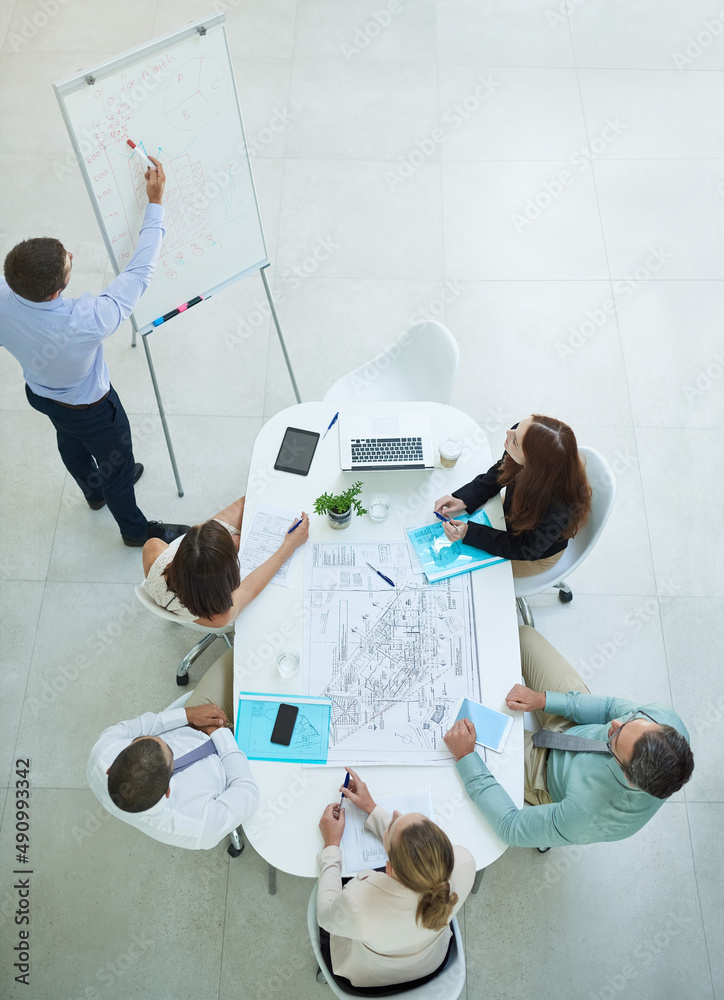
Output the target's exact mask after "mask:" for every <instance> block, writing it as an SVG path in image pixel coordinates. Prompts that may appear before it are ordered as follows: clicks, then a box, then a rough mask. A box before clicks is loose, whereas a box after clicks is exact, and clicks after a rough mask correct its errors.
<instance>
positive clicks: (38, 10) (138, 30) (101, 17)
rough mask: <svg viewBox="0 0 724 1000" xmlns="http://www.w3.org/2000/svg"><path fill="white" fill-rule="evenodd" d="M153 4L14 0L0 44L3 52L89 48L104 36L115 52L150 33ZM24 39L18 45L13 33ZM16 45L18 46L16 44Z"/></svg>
mask: <svg viewBox="0 0 724 1000" xmlns="http://www.w3.org/2000/svg"><path fill="white" fill-rule="evenodd" d="M154 10H155V4H148V3H143V2H141V0H130V2H129V3H127V4H126V5H125V6H121V5H119V4H98V3H93V2H92V0H76V2H75V3H74V4H73V5H72V6H70V7H69V6H67V5H66V4H63V3H56V4H54V5H52V6H51V4H49V3H48V4H46V7H45V9H43V8H42V7H40V5H39V4H37V3H36V2H35V0H17V3H16V4H15V10H14V11H13V16H12V19H11V21H10V25H9V27H8V34H7V37H6V39H5V45H4V47H3V49H4V51H6V52H22V53H27V52H88V51H90V50H92V49H93V48H94V47H95V46H97V43H98V40H99V39H100V38H104V39H106V44H105V45H104V47H103V50H102V51H107V49H108V44H107V43H108V41H109V40H112V42H113V45H112V50H113V51H114V52H118V53H121V52H125V51H126V49H132V48H135V47H136V46H137V45H141V44H142V43H144V42H145V41H146V40H147V39H148V38H149V37H150V36H151V29H152V25H153V14H154ZM14 35H18V36H20V37H21V38H26V39H27V46H23V47H22V48H20V46H19V43H18V42H17V41H15V40H14V38H13V36H14ZM16 46H17V48H16Z"/></svg>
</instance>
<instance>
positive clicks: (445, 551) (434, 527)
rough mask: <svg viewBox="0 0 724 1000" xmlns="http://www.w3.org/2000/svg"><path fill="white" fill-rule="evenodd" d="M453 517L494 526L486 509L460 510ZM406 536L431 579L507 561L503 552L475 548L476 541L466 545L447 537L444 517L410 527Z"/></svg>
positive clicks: (439, 578) (469, 571)
mask: <svg viewBox="0 0 724 1000" xmlns="http://www.w3.org/2000/svg"><path fill="white" fill-rule="evenodd" d="M453 520H454V521H471V522H472V523H473V524H487V525H488V526H489V527H492V525H491V524H490V518H489V517H488V515H487V514H486V513H485V511H484V510H477V511H475V513H474V514H459V515H456V516H455V517H454V518H453ZM407 536H408V538H409V539H410V546H411V548H412V551H413V553H414V555H415V556H416V557H417V559H418V560H419V562H420V565H421V566H422V569H423V572H424V574H425V576H426V577H427V579H428V581H429V582H430V583H436V582H437V581H438V580H447V578H448V577H450V576H458V575H459V574H460V573H471V572H472V571H473V570H474V569H482V568H483V567H484V566H494V565H495V564H496V563H500V562H505V560H504V559H502V558H501V557H500V556H491V555H490V553H489V552H485V551H483V549H476V548H475V547H474V546H473V545H466V544H465V542H449V541H448V540H447V538H446V537H445V532H444V531H443V528H442V521H435V523H434V524H426V525H424V526H423V527H422V528H409V529H408V531H407Z"/></svg>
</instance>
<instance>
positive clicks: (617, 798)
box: [457, 691, 689, 847]
mask: <svg viewBox="0 0 724 1000" xmlns="http://www.w3.org/2000/svg"><path fill="white" fill-rule="evenodd" d="M639 708H643V710H644V711H645V712H648V714H649V715H650V716H651V717H652V718H654V719H656V721H657V722H658V723H660V724H661V725H668V726H673V728H674V729H676V730H677V731H678V732H680V733H681V734H682V735H683V736H685V737H686V739H687V740H688V739H689V733H688V732H687V729H686V726H685V725H684V724H683V722H682V721H681V719H680V718H679V716H678V715H677V714H676V712H673V711H672V710H671V709H670V708H666V707H665V706H664V705H637V704H636V703H635V702H632V701H624V700H623V699H622V698H606V697H602V696H599V695H593V694H580V693H578V692H575V691H572V692H569V693H568V694H559V693H558V692H556V691H546V705H545V711H546V712H549V713H550V714H552V715H560V716H562V717H563V718H564V719H571V720H572V721H573V722H575V723H577V725H575V726H572V727H571V728H570V729H567V730H566V734H567V735H568V734H570V735H571V736H585V737H587V738H588V739H593V740H606V739H607V738H608V729H609V726H610V724H611V721H612V720H613V719H626V718H627V717H630V716H631V715H632V714H633V713H634V712H635V711H637V710H638V709H639ZM457 768H458V772H459V773H460V776H461V778H462V779H463V781H464V782H465V788H466V789H467V792H468V795H469V796H470V798H471V799H472V800H473V802H474V803H475V805H476V806H477V807H478V809H480V811H481V812H482V814H483V815H484V816H485V818H486V819H487V821H488V822H489V823H490V825H491V826H492V828H493V830H495V832H496V833H497V834H498V836H499V837H500V838H501V839H502V840H504V841H505V843H506V844H512V845H513V846H516V847H563V846H565V845H567V844H595V843H598V842H600V841H611V840H623V839H624V838H625V837H630V836H631V835H632V834H634V833H636V832H637V831H638V830H640V829H641V827H642V826H644V825H645V824H646V823H648V821H649V820H650V819H651V817H652V816H653V815H654V813H656V812H657V811H658V810H659V809H660V808H661V806H662V805H663V804H664V802H665V801H666V800H665V799H657V798H654V796H653V795H649V794H648V793H647V792H644V791H642V790H641V789H640V788H632V787H631V785H629V783H628V781H627V780H626V778H625V777H624V774H623V771H622V770H621V768H620V766H619V765H618V764H617V762H616V761H615V759H614V758H613V757H612V756H609V755H605V754H598V753H570V752H569V751H566V750H551V751H550V752H549V754H548V764H547V768H546V781H547V784H548V792H549V793H550V796H551V798H552V799H553V802H551V803H550V804H549V805H543V806H526V807H525V808H524V809H518V807H517V806H516V804H515V803H514V802H513V800H512V799H511V798H510V796H509V795H508V793H507V792H506V791H505V789H504V788H503V787H502V785H499V784H498V782H497V781H496V780H495V778H494V777H493V775H492V774H491V773H490V771H489V770H488V768H487V767H486V766H485V764H484V763H483V761H482V760H481V758H480V757H479V756H478V754H477V753H469V754H468V755H467V756H466V757H462V758H461V759H460V760H459V761H458V763H457Z"/></svg>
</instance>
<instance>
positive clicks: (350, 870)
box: [342, 788, 435, 875]
mask: <svg viewBox="0 0 724 1000" xmlns="http://www.w3.org/2000/svg"><path fill="white" fill-rule="evenodd" d="M377 805H379V806H383V807H384V808H385V809H387V810H389V812H390V813H393V812H394V811H395V809H397V810H398V811H399V812H401V813H410V812H415V813H422V814H423V816H427V818H428V819H431V820H433V822H434V820H435V810H434V807H433V804H432V794H431V792H430V789H429V788H426V789H425V790H424V791H422V792H408V793H407V794H406V795H398V796H395V798H391V799H378V800H377ZM343 808H344V811H345V817H344V833H343V834H342V855H343V858H344V865H343V868H344V871H345V872H346V873H347V874H348V875H353V874H354V873H355V872H363V871H366V870H367V869H368V868H381V867H382V865H384V863H385V862H386V861H387V853H386V852H385V848H384V845H383V843H382V841H381V840H380V839H379V838H378V837H376V836H375V835H374V833H370V831H369V830H365V820H366V819H367V813H366V812H363V810H362V809H358V808H357V806H355V805H353V804H352V803H351V802H350V801H349V800H348V799H347V800H345V803H344V806H343Z"/></svg>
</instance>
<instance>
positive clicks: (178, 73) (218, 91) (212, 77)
mask: <svg viewBox="0 0 724 1000" xmlns="http://www.w3.org/2000/svg"><path fill="white" fill-rule="evenodd" d="M228 93H229V77H228V74H227V73H225V71H224V67H223V66H222V65H221V63H220V62H219V61H218V59H214V58H211V57H208V56H199V57H198V58H196V59H189V60H188V62H185V63H182V64H181V66H179V68H178V69H174V72H173V76H172V78H171V80H170V81H169V83H168V85H167V86H166V94H165V97H164V104H163V109H164V114H165V115H166V121H167V122H168V123H169V125H173V127H174V128H177V129H181V130H182V131H184V132H194V131H196V130H197V129H200V128H204V127H205V126H206V125H208V124H209V123H210V122H212V121H213V120H214V118H216V117H217V116H218V115H219V113H220V112H221V111H222V109H223V107H224V105H225V104H226V98H227V96H228Z"/></svg>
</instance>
